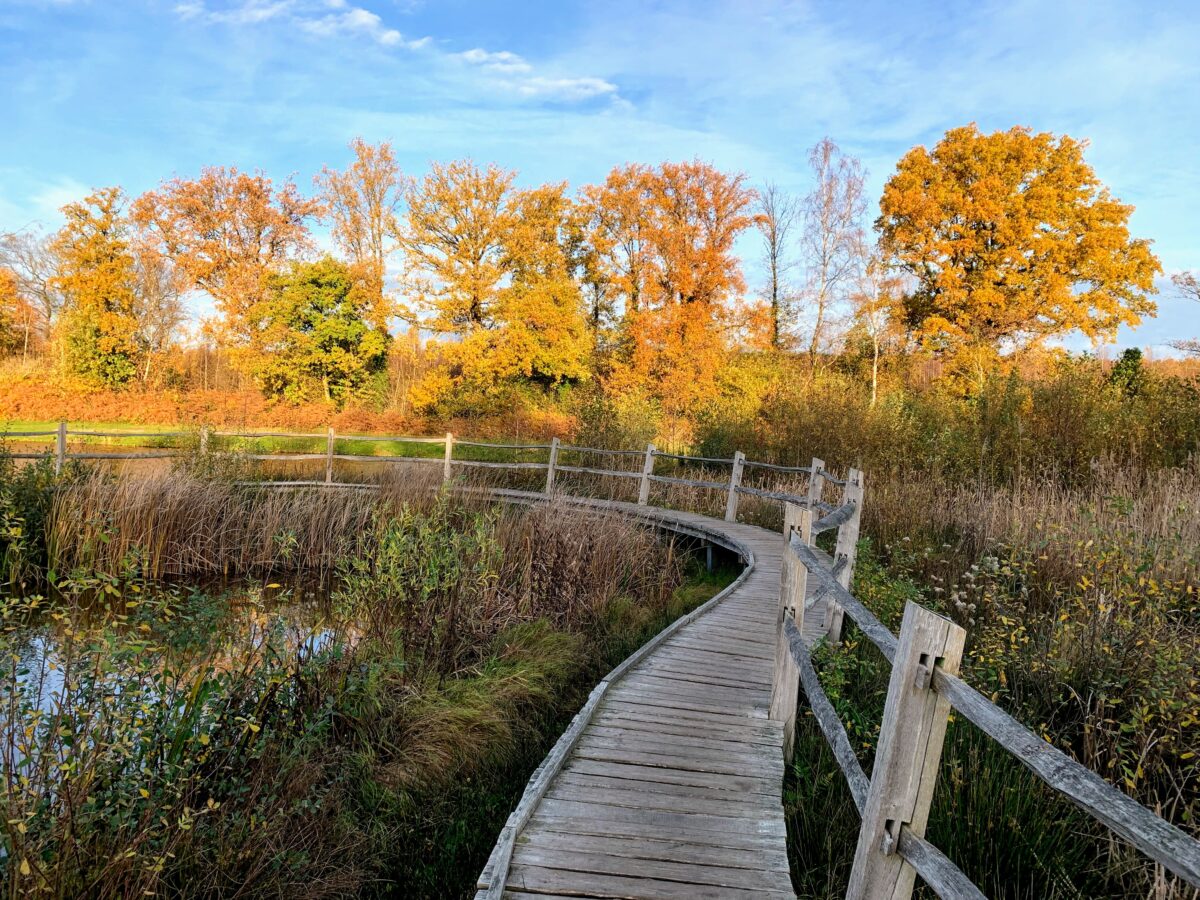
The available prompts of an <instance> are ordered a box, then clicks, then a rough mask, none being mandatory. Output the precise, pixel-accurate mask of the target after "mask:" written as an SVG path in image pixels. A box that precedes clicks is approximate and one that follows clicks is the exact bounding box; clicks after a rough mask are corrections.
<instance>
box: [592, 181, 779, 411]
mask: <svg viewBox="0 0 1200 900" xmlns="http://www.w3.org/2000/svg"><path fill="white" fill-rule="evenodd" d="M583 197H584V202H585V203H586V204H588V206H589V207H590V208H591V213H590V216H589V219H590V221H591V223H592V228H591V232H590V234H591V240H592V242H593V247H594V248H595V252H596V254H597V255H598V256H599V257H600V258H601V259H603V260H604V261H605V266H604V267H603V268H602V271H603V272H605V273H606V274H607V277H608V278H610V279H611V282H612V284H613V287H614V289H615V291H616V292H617V293H618V294H619V295H620V296H621V297H622V299H623V301H624V343H625V344H626V346H627V349H628V352H627V353H626V355H625V363H626V365H628V366H630V367H631V371H630V372H629V373H628V374H627V375H624V376H622V380H625V381H628V380H629V379H630V378H633V379H642V380H644V381H646V382H647V383H650V384H653V385H654V390H655V392H656V393H657V394H658V398H659V400H660V401H661V403H662V406H663V409H664V410H665V411H667V412H668V413H671V414H681V413H683V412H685V411H687V410H689V409H691V408H693V407H694V406H695V404H696V403H697V402H699V401H700V400H701V399H702V398H703V397H705V396H710V395H711V391H712V385H713V379H714V377H715V374H716V370H717V368H718V366H719V365H720V362H721V359H722V358H723V355H724V351H725V344H726V341H725V335H724V331H725V328H726V326H727V325H728V322H727V317H728V313H729V301H730V300H731V299H733V298H734V297H736V296H737V295H738V294H739V293H740V292H742V291H744V290H745V282H744V280H743V278H742V271H741V264H740V261H739V260H738V258H737V257H736V256H735V255H734V252H733V244H734V241H735V240H736V238H737V236H738V235H739V234H740V233H741V232H743V231H744V230H745V229H747V228H749V227H750V226H751V225H752V224H754V222H755V217H754V215H753V213H752V211H751V204H752V202H753V200H754V192H753V191H752V190H750V189H749V188H748V187H747V186H746V184H745V177H744V176H743V175H740V174H736V175H730V174H727V173H724V172H721V171H719V170H718V169H716V168H714V167H713V166H711V165H708V164H707V163H703V162H700V161H699V160H694V161H692V162H683V163H663V164H662V165H661V166H659V167H658V168H657V169H650V168H646V167H643V166H626V167H623V168H619V169H616V170H614V171H613V172H612V173H611V174H610V175H609V177H608V179H607V180H606V181H605V183H604V185H601V186H596V187H591V188H585V189H584V192H583Z"/></svg>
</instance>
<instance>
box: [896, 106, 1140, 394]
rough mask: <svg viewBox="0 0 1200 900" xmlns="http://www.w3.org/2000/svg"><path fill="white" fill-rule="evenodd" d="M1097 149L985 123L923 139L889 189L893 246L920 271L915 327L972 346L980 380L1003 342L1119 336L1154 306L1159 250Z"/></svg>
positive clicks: (937, 339)
mask: <svg viewBox="0 0 1200 900" xmlns="http://www.w3.org/2000/svg"><path fill="white" fill-rule="evenodd" d="M1085 146H1086V144H1084V143H1082V142H1080V141H1076V140H1074V139H1073V138H1070V137H1068V136H1065V135H1063V136H1060V137H1055V136H1054V135H1052V134H1048V133H1041V134H1034V133H1033V131H1032V130H1031V129H1029V128H1022V127H1017V128H1013V129H1011V130H1009V131H998V132H995V133H993V134H982V133H980V131H979V130H978V129H977V128H976V127H975V125H973V124H972V125H968V126H965V127H962V128H955V129H952V130H950V131H948V132H946V135H945V137H944V138H943V139H942V140H941V141H939V142H938V144H937V145H936V146H935V147H934V148H933V150H932V151H929V150H926V149H925V148H924V147H916V148H914V149H912V150H910V151H909V152H908V153H906V154H905V155H904V157H903V158H902V159H901V160H900V162H899V164H898V165H897V167H896V173H895V174H894V175H892V177H891V178H890V179H889V180H888V182H887V185H886V187H885V188H884V193H883V198H882V200H881V202H880V216H879V219H878V221H877V223H876V227H877V228H878V229H879V230H880V233H881V238H880V246H881V248H882V250H883V251H884V253H885V254H886V255H887V257H888V260H889V264H890V265H892V266H895V267H896V268H898V269H900V270H902V271H904V272H907V273H909V274H911V275H912V276H913V278H914V279H915V282H916V285H915V289H914V290H913V291H912V292H911V294H909V296H908V298H907V300H906V303H905V315H906V318H907V321H908V324H909V326H910V327H911V328H913V329H914V331H915V333H916V334H917V335H918V336H919V337H920V338H922V339H923V340H924V342H925V343H926V344H928V345H930V346H932V347H933V348H934V349H938V350H954V351H966V352H967V354H968V355H969V356H970V358H971V359H972V360H974V367H975V369H976V377H977V378H982V377H983V366H984V362H985V360H986V359H987V357H988V356H989V354H992V355H994V354H995V352H996V351H997V349H999V348H1000V347H1001V346H1006V345H1007V346H1020V345H1024V344H1027V343H1035V342H1038V341H1040V340H1042V339H1044V338H1046V337H1050V336H1053V335H1059V334H1063V333H1065V332H1068V331H1072V330H1079V331H1082V332H1083V333H1084V334H1085V335H1087V336H1088V337H1090V338H1092V339H1104V338H1110V337H1111V336H1113V335H1114V334H1115V332H1116V329H1117V326H1119V325H1121V324H1127V325H1136V324H1138V323H1139V322H1140V321H1141V319H1142V316H1146V315H1153V314H1154V312H1155V305H1154V303H1153V302H1152V301H1151V300H1150V299H1149V297H1148V295H1149V294H1151V293H1153V292H1154V276H1155V274H1157V273H1158V272H1160V271H1161V266H1160V264H1159V261H1158V259H1157V258H1156V257H1155V256H1154V254H1153V253H1152V252H1151V250H1150V242H1149V241H1146V240H1142V239H1135V238H1132V237H1131V236H1130V234H1129V227H1128V221H1129V214H1130V213H1131V212H1132V210H1133V208H1132V207H1131V206H1128V205H1126V204H1123V203H1121V202H1120V201H1119V200H1117V199H1115V198H1114V197H1113V196H1112V195H1111V194H1110V193H1109V191H1108V189H1107V188H1106V187H1105V186H1104V185H1103V184H1101V183H1100V181H1099V179H1098V178H1097V177H1096V174H1095V172H1094V171H1093V170H1092V167H1091V166H1089V165H1088V164H1087V163H1086V162H1085V160H1084V158H1083V152H1084V149H1085Z"/></svg>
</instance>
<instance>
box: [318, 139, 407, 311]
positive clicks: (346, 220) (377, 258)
mask: <svg viewBox="0 0 1200 900" xmlns="http://www.w3.org/2000/svg"><path fill="white" fill-rule="evenodd" d="M350 149H351V150H353V151H354V161H353V162H352V163H351V164H350V166H349V167H348V168H347V169H346V170H345V171H344V172H339V171H337V170H335V169H330V168H329V167H325V168H323V169H321V174H320V175H318V176H317V177H316V178H315V179H314V180H315V182H316V186H317V188H318V190H319V192H320V196H321V199H322V201H323V202H324V205H325V211H326V214H327V215H328V217H329V218H330V219H331V220H332V222H333V239H334V241H335V242H336V243H337V246H338V248H339V249H340V250H341V251H342V253H343V254H345V256H346V258H347V259H348V260H349V261H350V263H351V265H352V266H354V267H356V268H359V269H361V270H362V272H363V273H364V275H363V277H364V278H365V279H366V280H367V281H368V283H369V284H370V285H371V290H372V291H373V292H374V293H375V294H377V295H378V302H380V303H382V301H383V294H384V281H385V277H386V273H387V259H388V256H389V255H390V254H391V252H392V250H393V249H394V242H395V239H396V235H397V233H398V231H399V225H400V211H401V207H402V205H403V197H404V176H403V174H402V173H401V172H400V166H399V165H398V164H397V163H396V154H395V152H394V151H393V150H392V145H391V143H389V142H387V141H383V142H381V143H379V144H374V145H372V144H368V143H367V142H366V141H364V140H363V139H362V138H355V139H354V140H353V141H351V142H350Z"/></svg>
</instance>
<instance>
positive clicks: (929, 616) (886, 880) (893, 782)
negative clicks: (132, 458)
mask: <svg viewBox="0 0 1200 900" xmlns="http://www.w3.org/2000/svg"><path fill="white" fill-rule="evenodd" d="M965 638H966V632H965V631H963V629H961V628H960V627H959V626H957V625H955V624H954V623H953V622H951V621H950V620H949V619H946V618H943V617H942V616H939V615H937V614H936V613H932V612H930V611H929V610H927V609H925V608H924V607H921V606H918V605H917V604H915V603H909V604H908V605H907V606H906V607H905V608H904V622H903V624H902V625H901V627H900V641H899V644H898V645H897V647H896V656H895V659H893V660H892V675H891V679H890V681H889V682H888V693H887V701H886V703H885V705H884V709H883V726H882V728H881V729H880V732H879V748H878V750H877V752H876V754H875V764H874V766H873V767H872V769H871V786H870V788H869V790H868V791H867V802H866V806H865V807H864V808H863V815H862V827H861V829H860V831H859V833H858V846H857V847H856V848H855V852H854V868H853V869H852V870H851V872H850V887H849V888H848V889H847V891H846V898H847V900H906V898H908V897H910V896H911V895H912V890H913V882H914V879H915V877H916V871H915V870H914V869H913V867H912V866H911V865H909V864H908V863H907V862H905V861H904V860H903V859H902V858H901V857H900V855H899V854H898V853H897V852H896V847H897V844H898V843H899V840H900V829H901V826H907V827H908V829H909V830H910V831H912V833H913V834H915V835H917V836H918V837H924V836H925V824H926V822H927V821H928V819H929V804H930V801H931V800H932V799H933V788H934V783H935V781H936V779H937V769H938V762H939V760H940V759H941V756H942V742H943V741H944V739H945V737H946V719H947V717H948V715H949V713H950V701H949V700H947V699H946V698H944V697H942V696H940V695H939V694H938V693H937V692H936V691H935V690H933V687H932V680H933V670H934V669H935V668H936V667H939V666H940V667H941V668H942V670H943V671H945V672H947V673H949V674H952V675H953V674H957V673H958V665H959V660H960V659H961V658H962V651H963V642H964V640H965Z"/></svg>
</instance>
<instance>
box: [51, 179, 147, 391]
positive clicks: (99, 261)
mask: <svg viewBox="0 0 1200 900" xmlns="http://www.w3.org/2000/svg"><path fill="white" fill-rule="evenodd" d="M123 206H124V194H123V193H122V191H121V189H120V188H116V187H113V188H103V189H101V190H97V191H95V192H93V193H92V194H90V195H88V196H87V197H86V198H84V200H83V201H81V202H78V203H70V204H67V205H66V206H64V207H63V210H62V212H63V215H64V217H65V218H66V224H65V225H64V226H63V227H62V230H60V231H59V232H58V233H57V234H56V235H55V236H54V239H53V241H52V248H53V252H54V255H55V258H56V259H57V260H58V270H57V272H56V273H55V275H54V278H53V279H52V287H53V289H54V290H56V291H58V292H59V293H60V294H61V296H62V297H63V314H62V317H61V321H60V322H59V325H58V331H59V334H60V339H61V340H62V342H63V345H64V349H65V357H66V361H67V363H68V365H69V366H70V367H71V369H72V370H73V371H74V372H76V373H77V374H79V375H82V376H84V377H86V378H88V379H90V380H92V381H95V382H97V383H100V384H104V385H109V386H118V385H123V384H125V383H127V382H129V381H130V380H131V379H133V378H134V377H135V376H136V375H137V372H138V364H139V361H140V359H141V356H142V354H143V352H144V350H145V348H144V346H143V345H142V344H141V342H140V341H139V339H138V319H137V271H136V267H135V261H134V258H133V254H132V253H131V252H130V249H129V224H128V221H127V220H126V219H125V217H124V215H123V212H124V209H123Z"/></svg>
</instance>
